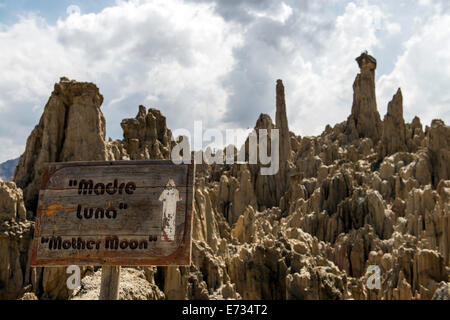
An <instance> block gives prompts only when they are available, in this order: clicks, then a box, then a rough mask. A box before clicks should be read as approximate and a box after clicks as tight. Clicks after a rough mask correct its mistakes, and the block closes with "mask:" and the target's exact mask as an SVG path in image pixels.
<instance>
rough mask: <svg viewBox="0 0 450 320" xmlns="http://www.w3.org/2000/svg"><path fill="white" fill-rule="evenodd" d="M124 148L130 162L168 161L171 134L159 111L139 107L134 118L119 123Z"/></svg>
mask: <svg viewBox="0 0 450 320" xmlns="http://www.w3.org/2000/svg"><path fill="white" fill-rule="evenodd" d="M121 126H122V129H123V137H124V142H125V148H126V150H127V152H128V154H129V157H130V159H132V160H142V159H169V158H170V151H171V150H172V148H171V144H172V132H171V131H170V130H169V129H167V126H166V118H165V117H164V116H163V115H162V114H161V112H160V111H159V110H156V109H150V110H148V113H147V110H146V108H145V107H144V106H139V112H138V114H137V116H136V118H134V119H133V118H132V119H124V120H122V123H121Z"/></svg>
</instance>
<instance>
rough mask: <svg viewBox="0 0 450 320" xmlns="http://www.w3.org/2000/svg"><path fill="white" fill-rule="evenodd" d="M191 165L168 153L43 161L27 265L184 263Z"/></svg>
mask: <svg viewBox="0 0 450 320" xmlns="http://www.w3.org/2000/svg"><path fill="white" fill-rule="evenodd" d="M194 170H195V169H194V166H193V165H192V164H180V165H175V164H173V163H172V161H170V160H161V161H160V160H154V161H113V162H65V163H64V162H62V163H52V164H48V165H47V166H46V167H45V168H44V171H43V175H42V182H41V190H40V193H39V202H38V210H37V217H36V229H35V236H34V240H33V252H32V258H31V265H32V266H48V265H50V266H52V265H53V266H61V265H73V264H74V265H109V266H120V265H123V266H138V265H158V266H167V265H189V264H190V258H191V235H192V206H193V180H194V174H195V172H194Z"/></svg>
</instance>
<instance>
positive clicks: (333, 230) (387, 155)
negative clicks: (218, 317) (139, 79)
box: [0, 53, 450, 299]
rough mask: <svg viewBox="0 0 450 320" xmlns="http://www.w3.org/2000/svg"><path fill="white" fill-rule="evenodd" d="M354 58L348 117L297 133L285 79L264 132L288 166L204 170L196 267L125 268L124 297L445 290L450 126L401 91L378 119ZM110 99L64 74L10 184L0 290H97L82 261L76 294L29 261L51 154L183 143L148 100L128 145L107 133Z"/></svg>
mask: <svg viewBox="0 0 450 320" xmlns="http://www.w3.org/2000/svg"><path fill="white" fill-rule="evenodd" d="M357 62H358V65H359V67H360V69H361V72H360V74H358V75H357V76H356V79H355V82H354V86H353V88H354V96H353V106H352V108H351V114H350V116H349V117H348V119H347V121H344V122H343V123H339V124H336V125H335V126H334V127H331V126H327V127H326V129H325V131H324V132H323V133H322V134H321V135H320V136H316V137H299V136H296V135H295V134H294V133H292V132H290V131H289V127H288V117H287V114H286V104H285V97H284V95H285V93H284V86H283V84H282V82H281V81H280V80H279V81H277V84H276V101H275V103H274V105H275V114H276V119H275V124H274V123H273V122H272V119H271V118H270V117H269V116H268V115H266V114H261V115H260V116H259V118H258V119H257V121H256V124H255V128H258V129H261V128H262V129H267V130H268V131H270V130H272V129H274V128H276V129H279V130H280V150H279V151H280V153H279V154H280V170H279V171H278V173H277V174H276V175H273V176H262V175H260V174H259V169H260V165H258V164H233V165H216V164H213V165H206V164H202V165H198V166H197V176H196V181H195V195H194V197H195V199H194V200H195V201H194V226H193V228H194V230H193V238H194V240H193V245H192V250H193V252H192V258H193V261H192V264H191V266H190V267H157V268H156V267H146V268H131V269H130V268H126V269H124V272H123V274H122V277H123V279H122V283H121V285H122V286H123V288H122V291H121V298H122V299H240V298H243V299H432V298H434V299H445V298H448V296H449V294H448V290H449V280H450V279H449V276H450V261H449V260H450V257H449V251H450V218H449V214H450V176H449V175H450V127H449V126H447V125H446V124H445V123H444V122H443V121H442V120H433V122H432V123H431V124H430V126H426V127H425V129H423V127H422V124H421V122H420V119H419V118H417V117H416V118H414V120H413V121H412V123H406V122H405V120H404V118H403V99H402V92H401V90H398V91H397V93H396V94H395V95H394V97H393V99H392V101H391V102H390V103H389V105H388V112H387V114H386V115H385V117H384V119H383V121H382V120H381V117H380V115H379V113H378V110H377V104H376V99H375V81H374V79H375V70H376V60H375V59H374V58H373V57H371V56H369V55H368V54H367V53H364V54H362V55H361V56H360V57H358V58H357ZM294 89H295V88H291V89H290V90H294ZM102 100H103V98H102V96H101V94H100V93H99V90H98V88H97V87H96V86H95V85H94V84H91V83H79V82H76V81H69V80H68V79H65V78H62V79H61V81H60V82H59V83H58V84H56V85H55V90H54V92H53V93H52V95H51V97H50V99H49V102H48V103H47V105H46V107H45V110H44V114H43V115H42V118H41V120H40V122H39V124H38V125H37V126H36V128H35V129H34V130H33V132H32V133H31V135H30V137H29V138H28V141H27V146H26V149H25V152H24V154H23V155H22V156H21V158H20V161H19V165H18V167H17V169H16V173H15V176H14V181H15V183H13V182H9V183H2V184H0V220H1V221H0V223H3V224H2V225H1V229H0V230H2V231H1V233H0V256H1V257H8V258H7V259H6V260H4V259H2V262H1V263H0V298H19V297H24V298H29V297H30V296H32V297H35V298H36V297H37V298H40V299H45V298H50V299H58V298H64V299H66V298H74V299H88V298H96V297H98V290H97V285H96V284H97V283H98V282H99V274H98V270H97V269H98V268H87V269H86V270H84V275H85V277H84V279H83V287H82V288H81V289H80V290H78V291H76V292H70V291H68V290H67V289H66V288H65V277H66V274H65V272H64V270H63V269H58V268H45V269H43V270H30V268H29V256H28V252H29V244H30V241H31V237H32V229H33V222H32V220H33V219H34V210H35V205H36V199H37V194H38V189H39V184H38V183H39V180H40V174H41V172H42V166H43V163H44V162H51V161H69V160H103V159H108V160H113V159H117V160H122V159H163V158H169V157H170V150H171V149H172V148H173V146H174V144H175V143H176V142H174V139H173V138H174V137H172V134H171V131H170V130H169V129H168V128H167V126H166V118H165V117H164V116H163V115H162V114H161V112H160V111H158V110H156V109H150V110H148V111H147V110H146V108H145V107H143V106H140V107H139V110H138V114H137V116H136V117H135V118H132V119H125V120H123V121H122V123H121V126H122V128H123V131H124V139H123V140H117V141H108V142H107V141H105V121H104V117H103V115H102V112H101V110H100V106H101V103H102ZM170 116H173V115H170ZM177 141H178V140H177ZM246 143H248V140H247V142H246ZM16 184H17V186H16ZM22 190H23V191H22ZM27 210H28V213H27ZM27 219H28V220H27ZM29 220H30V221H29ZM2 221H3V222H2ZM369 266H378V267H379V269H380V277H381V279H380V280H381V281H380V287H379V288H378V289H376V288H375V289H374V288H372V287H370V286H369V285H368V282H367V280H368V276H369V275H368V274H367V269H368V267H369ZM24 294H25V295H24Z"/></svg>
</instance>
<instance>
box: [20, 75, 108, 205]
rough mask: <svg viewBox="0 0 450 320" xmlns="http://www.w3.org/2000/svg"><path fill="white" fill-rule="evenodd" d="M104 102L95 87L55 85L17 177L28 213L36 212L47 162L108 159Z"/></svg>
mask: <svg viewBox="0 0 450 320" xmlns="http://www.w3.org/2000/svg"><path fill="white" fill-rule="evenodd" d="M102 102H103V96H102V95H101V94H100V92H99V89H98V88H97V86H96V85H95V84H93V83H89V82H77V81H73V80H69V79H67V78H65V77H62V78H61V80H60V82H59V83H56V84H55V87H54V90H53V92H52V95H51V96H50V98H49V100H48V102H47V105H46V106H45V108H44V113H43V114H42V117H41V119H40V121H39V124H38V125H37V126H36V127H35V128H34V130H33V131H32V132H31V134H30V136H29V137H28V140H27V144H26V148H25V152H24V153H23V154H22V156H21V157H20V159H19V163H18V165H17V168H16V171H15V173H14V181H15V182H16V183H17V185H18V186H19V187H20V188H22V189H23V193H24V201H25V205H26V207H27V209H28V210H31V211H34V210H35V209H36V206H37V198H38V194H39V186H40V181H41V175H42V169H43V167H44V164H45V163H46V162H62V161H90V160H106V159H107V151H106V142H105V134H106V127H105V118H104V117H103V114H102V112H101V110H100V106H101V104H102Z"/></svg>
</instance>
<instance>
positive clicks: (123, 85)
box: [0, 0, 450, 162]
mask: <svg viewBox="0 0 450 320" xmlns="http://www.w3.org/2000/svg"><path fill="white" fill-rule="evenodd" d="M363 50H368V51H369V52H370V53H371V54H372V55H373V56H375V57H376V58H377V60H378V69H377V76H376V81H377V96H378V97H377V99H378V109H379V111H380V114H381V117H383V116H384V114H385V112H386V107H387V103H388V101H389V100H390V99H391V98H392V95H393V94H394V93H395V92H396V90H397V88H398V87H401V88H402V90H403V95H404V100H405V105H404V113H405V119H406V121H408V122H409V121H411V120H412V118H413V117H414V116H415V115H418V116H419V117H420V118H421V119H422V123H423V124H424V125H427V124H430V122H431V120H432V119H434V118H441V119H443V120H444V121H445V122H446V123H447V124H448V123H449V122H450V90H449V89H450V1H448V0H399V1H381V0H361V1H360V0H353V1H344V0H314V1H313V0H296V1H294V0H284V1H280V0H184V1H183V0H153V1H144V0H142V1H137V0H132V1H113V0H100V1H98V0H96V1H87V0H84V1H82V0H40V1H35V0H0V70H1V71H0V145H1V151H0V162H2V161H5V160H7V159H11V158H15V157H17V156H19V155H20V154H21V153H22V152H23V150H24V146H25V143H26V138H27V137H28V135H29V134H30V132H31V130H32V129H33V127H34V126H35V125H36V124H37V123H38V121H39V118H40V116H41V114H42V111H43V108H44V106H45V103H46V102H47V100H48V97H49V95H50V93H51V91H52V89H53V85H54V83H55V82H58V81H59V78H60V77H61V76H66V77H68V78H70V79H76V80H79V81H91V82H95V83H96V84H97V86H98V87H99V88H100V91H101V93H102V94H103V96H104V98H105V99H104V102H103V105H102V110H103V113H104V115H105V117H106V121H107V135H108V136H110V137H112V138H114V139H120V138H122V130H121V128H120V121H121V119H123V118H129V117H134V116H135V115H136V113H137V107H138V105H139V104H143V105H145V106H147V107H154V108H158V109H160V110H162V112H163V114H164V115H165V116H166V117H167V120H168V125H169V127H170V128H171V129H177V128H186V129H189V130H192V128H193V123H194V120H202V121H203V125H204V128H205V129H207V128H218V129H226V128H244V129H247V128H248V127H253V126H254V124H255V122H256V119H257V117H258V115H259V114H260V113H262V112H263V113H268V114H269V115H271V116H272V118H274V111H275V110H274V107H275V82H276V79H283V82H284V84H285V88H286V100H287V101H286V102H287V112H288V119H289V125H290V129H291V131H294V132H295V133H296V134H298V135H302V136H303V135H316V134H319V133H321V132H322V130H323V129H324V127H325V126H326V125H327V124H331V125H334V124H336V123H338V122H341V121H343V120H345V119H346V118H347V116H348V115H349V113H350V110H351V102H352V83H353V80H354V77H355V75H356V74H357V72H358V67H357V64H356V62H355V61H354V59H355V57H356V56H358V55H359V54H360V53H361V52H362V51H363Z"/></svg>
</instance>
